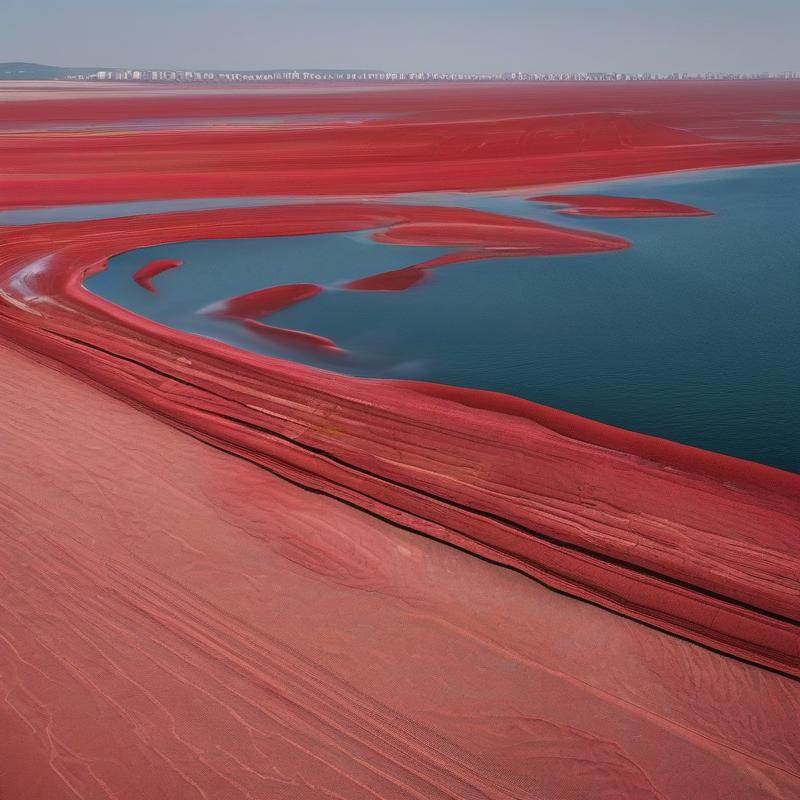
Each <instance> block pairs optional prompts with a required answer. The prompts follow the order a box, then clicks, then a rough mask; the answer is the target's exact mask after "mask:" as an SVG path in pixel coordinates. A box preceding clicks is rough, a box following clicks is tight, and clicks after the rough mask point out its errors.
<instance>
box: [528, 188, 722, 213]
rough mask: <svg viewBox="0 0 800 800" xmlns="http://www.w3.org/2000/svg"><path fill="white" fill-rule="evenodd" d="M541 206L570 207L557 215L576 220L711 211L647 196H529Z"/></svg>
mask: <svg viewBox="0 0 800 800" xmlns="http://www.w3.org/2000/svg"><path fill="white" fill-rule="evenodd" d="M531 200H536V201H537V202H540V203H556V204H558V205H565V206H569V208H563V209H561V210H560V211H559V212H558V213H559V214H566V215H573V216H577V217H708V216H711V212H710V211H704V210H703V209H702V208H695V207H694V206H687V205H684V204H683V203H673V202H670V201H669V200H655V199H650V198H646V197H607V196H605V195H597V194H547V195H540V196H539V197H532V198H531Z"/></svg>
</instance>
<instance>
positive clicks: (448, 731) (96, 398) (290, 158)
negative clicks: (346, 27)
mask: <svg viewBox="0 0 800 800" xmlns="http://www.w3.org/2000/svg"><path fill="white" fill-rule="evenodd" d="M556 89H558V91H555V90H556ZM495 90H496V91H495ZM48 91H51V92H52V94H53V96H54V98H55V99H52V100H47V99H45V100H44V101H42V102H36V103H31V102H30V101H28V100H24V101H19V102H14V101H5V102H2V103H0V120H5V121H6V122H8V123H12V122H13V123H14V124H18V123H33V122H36V121H55V120H62V121H64V120H72V121H76V120H77V121H80V120H86V121H90V120H99V119H116V120H119V119H133V118H136V117H148V116H150V117H152V116H158V115H159V114H163V116H165V117H166V116H178V117H180V116H192V115H196V116H199V117H200V116H203V115H207V116H213V115H225V114H229V115H233V114H236V115H241V113H242V110H243V109H250V111H249V112H246V113H252V114H253V115H259V114H266V113H278V109H282V112H281V113H293V112H291V111H290V109H294V110H295V111H297V110H300V109H308V110H311V109H313V110H316V111H317V112H319V113H322V112H327V111H332V110H339V111H342V110H348V109H354V108H356V107H357V108H359V109H361V110H362V111H363V112H373V113H378V112H381V113H383V112H389V113H390V116H389V117H387V118H382V119H376V120H374V121H372V122H368V123H362V124H359V125H355V126H350V127H348V126H341V125H339V126H337V125H330V124H322V125H317V126H313V125H312V126H310V128H309V130H308V131H305V132H303V133H299V134H298V133H297V132H292V134H291V135H289V134H287V132H286V131H282V130H280V129H277V130H273V129H267V130H258V129H256V127H255V126H254V128H253V129H252V130H250V129H245V130H243V131H239V130H236V131H231V132H225V133H220V132H218V131H216V132H214V133H210V132H208V131H204V130H202V129H200V130H192V131H180V132H179V133H171V132H165V131H156V132H153V133H147V134H127V133H122V134H118V133H115V134H114V136H113V147H112V146H110V142H111V139H110V138H109V137H108V136H105V135H103V134H101V133H96V132H95V133H92V132H89V133H86V132H81V133H80V134H74V133H63V132H62V133H48V132H37V133H6V134H0V170H2V171H3V172H4V174H5V175H6V176H7V181H6V179H5V178H4V181H5V182H4V197H3V202H4V203H5V204H6V205H7V206H8V207H21V206H25V205H29V206H30V205H42V204H45V203H58V202H89V201H98V200H110V199H135V198H142V197H169V196H172V197H175V196H191V195H212V196H213V195H236V194H248V193H256V194H265V193H269V192H272V191H290V192H292V193H296V194H302V193H306V192H308V193H321V194H324V193H326V192H336V193H353V194H355V193H358V192H367V193H370V194H375V193H379V192H383V191H394V190H401V189H402V190H410V191H419V190H424V189H426V188H448V187H450V188H465V189H476V188H481V187H504V186H510V185H516V186H522V185H526V184H527V185H531V184H534V183H536V184H545V183H554V182H562V181H565V180H569V179H570V178H576V179H586V180H588V179H593V178H597V177H609V176H612V175H623V174H641V173H643V172H651V171H659V170H661V171H663V170H668V169H678V168H686V167H708V166H712V165H723V164H728V165H729V164H741V163H761V162H769V161H778V160H785V159H797V158H798V156H799V155H800V126H794V125H792V124H791V123H787V122H786V119H785V117H780V114H781V112H785V111H786V110H787V109H791V108H794V109H795V110H796V107H797V103H798V89H797V86H796V84H795V82H786V83H771V82H766V83H763V84H757V85H749V84H745V85H733V84H725V83H723V84H720V85H718V86H717V85H715V84H706V85H692V84H688V85H685V86H684V85H673V84H665V85H644V86H632V87H616V86H614V87H608V86H601V87H577V86H574V87H572V86H565V87H561V86H559V87H548V86H542V87H520V88H518V87H503V86H501V87H482V86H481V87H447V88H441V87H430V88H422V87H420V88H409V89H407V90H403V91H400V90H397V89H385V90H384V89H380V90H377V89H376V90H367V91H364V92H358V91H354V90H349V89H346V88H344V87H342V88H341V89H340V90H339V91H338V92H334V93H325V94H322V95H317V94H314V93H310V92H307V93H298V94H296V95H292V94H290V93H288V94H285V95H283V94H272V95H270V94H262V93H258V92H243V93H242V94H240V95H204V94H201V93H197V92H187V93H186V94H185V96H182V95H180V94H177V95H176V94H175V93H169V94H167V93H164V94H160V93H154V94H152V95H150V94H146V93H144V94H142V95H140V94H138V93H137V92H135V91H132V90H131V91H128V90H124V91H123V90H120V95H119V97H116V98H115V97H111V98H103V99H102V100H101V99H78V100H73V99H58V97H59V91H66V89H59V88H56V89H54V90H48ZM404 92H405V93H404ZM619 108H631V109H635V110H636V114H635V116H634V115H632V116H630V117H628V116H627V115H626V114H622V113H620V112H619V111H618V110H615V109H619ZM167 109H170V113H169V114H167V113H165V112H166V110H167ZM571 112H578V113H577V114H574V115H572V114H571ZM770 113H774V114H775V117H776V119H778V118H780V120H781V121H780V125H779V126H777V127H776V129H775V130H776V132H775V134H774V135H772V133H771V131H772V129H771V128H769V126H767V128H766V129H765V130H764V131H763V135H762V136H761V137H760V138H757V139H753V138H745V137H744V134H742V138H741V139H740V140H736V139H735V138H734V139H728V140H726V141H724V142H722V141H716V140H714V139H713V137H712V136H711V135H710V133H709V131H714V130H723V129H724V130H725V131H726V135H730V131H731V130H741V131H747V137H752V133H753V125H754V123H753V120H754V119H764V118H768V115H769V114H770ZM573 116H574V118H573ZM568 117H570V118H568ZM210 143H214V146H213V147H210V146H209V144H210ZM287 187H289V188H288V189H287ZM6 189H7V191H6ZM376 228H377V229H381V230H382V233H380V234H378V235H377V236H378V238H379V239H380V240H381V241H391V242H394V243H402V244H407V245H410V246H414V245H422V244H435V245H440V246H446V247H452V248H454V252H453V253H451V254H448V256H446V257H444V258H445V260H444V261H442V260H440V261H439V263H432V262H423V263H421V264H417V265H415V266H414V267H411V268H408V269H409V270H411V272H410V273H409V271H408V270H399V271H395V274H394V276H393V277H392V273H385V274H384V275H382V276H372V278H367V279H363V280H364V281H367V282H368V283H367V285H366V286H360V287H359V286H356V285H350V287H349V288H367V289H369V288H372V289H376V288H377V289H380V288H382V287H383V288H384V289H385V288H394V289H398V288H406V286H408V285H411V284H412V283H413V282H415V281H416V280H417V279H418V278H419V277H420V276H424V274H425V273H426V271H427V270H428V269H431V268H435V267H437V266H442V265H444V264H445V263H456V262H457V261H463V260H466V259H468V258H483V257H487V255H490V256H491V257H496V256H497V255H499V254H503V253H513V254H519V253H521V252H551V251H554V252H591V251H592V250H607V249H614V248H617V247H624V246H625V245H626V243H625V242H624V241H623V240H620V239H614V238H613V237H604V236H602V235H600V234H594V233H586V232H580V231H572V230H570V231H562V230H561V229H559V228H555V227H553V226H542V225H539V224H536V223H530V222H527V221H524V220H513V219H509V218H505V217H499V216H498V215H487V214H481V213H480V212H473V211H467V210H465V209H441V208H438V209H437V208H432V207H423V206H399V205H393V204H392V203H391V202H375V201H370V202H357V201H355V200H354V201H353V202H349V203H324V202H319V203H313V204H309V205H288V206H267V207H260V208H246V209H225V210H217V211H194V212H184V213H166V214H159V215H144V216H140V217H128V218H121V219H109V220H95V221H86V222H71V223H52V224H39V225H31V226H14V227H5V228H0V238H2V241H3V248H2V250H1V251H0V340H2V341H3V344H2V345H0V370H2V373H3V383H4V385H5V386H6V387H7V390H6V392H5V393H3V394H2V396H0V428H2V430H3V438H4V441H6V442H7V447H6V452H5V453H4V457H5V461H6V467H5V468H4V469H2V470H0V502H2V505H3V508H4V509H5V511H4V514H5V518H6V520H7V521H9V522H10V524H6V525H4V526H0V553H2V558H0V562H1V563H2V566H0V575H2V579H3V581H4V590H3V592H2V593H0V594H2V599H1V600H0V631H2V634H1V635H0V681H1V682H2V687H3V694H2V695H0V698H1V699H0V726H2V730H4V731H6V732H7V733H8V734H9V735H8V736H7V737H6V742H7V743H6V744H5V748H6V749H5V753H4V755H5V756H6V758H5V759H3V764H2V766H0V794H2V795H6V794H8V795H9V796H10V797H25V798H26V799H27V798H30V800H44V798H47V800H55V799H56V798H57V799H58V800H60V798H62V797H64V798H66V797H75V796H78V797H84V798H94V797H97V798H100V797H109V796H113V797H117V798H120V800H138V799H139V798H141V797H142V796H147V797H158V796H163V797H181V798H183V797H187V798H188V797H198V798H203V797H206V798H211V797H213V798H222V800H227V798H240V797H241V798H247V797H251V798H252V797H259V798H260V797H270V796H281V797H287V798H288V797H292V798H298V800H299V799H300V798H302V799H303V800H305V799H306V798H309V800H310V798H317V797H320V796H323V797H338V798H348V800H349V799H350V798H353V799H354V800H357V799H358V798H361V797H364V798H367V797H372V798H374V797H376V796H377V797H386V798H393V799H394V798H398V800H399V799H402V798H416V800H433V799H434V798H442V800H444V798H452V797H458V798H466V797H471V798H534V797H535V798H541V800H549V799H550V798H556V797H558V798H576V800H577V798H584V797H598V798H600V797H609V798H610V797H613V798H615V799H616V798H626V799H630V800H640V799H641V800H651V799H652V800H663V798H676V799H677V798H681V800H683V798H687V797H693V796H698V797H703V798H719V800H722V798H725V799H726V800H729V799H730V798H735V799H737V800H738V799H739V798H741V800H750V798H753V797H770V798H778V799H780V798H784V799H785V798H791V797H794V796H797V795H798V794H800V748H798V745H797V741H796V739H797V737H796V736H795V733H796V719H797V716H798V711H800V691H799V690H798V682H797V681H796V678H797V677H798V676H800V640H798V627H797V623H798V610H799V604H798V596H800V595H799V594H798V592H799V587H798V578H797V575H798V568H797V565H798V549H799V546H798V540H799V537H800V523H799V522H798V520H800V476H797V475H792V474H789V473H785V472H781V471H779V470H775V469H772V468H769V467H766V466H762V465H758V464H753V463H749V462H743V461H740V460H737V459H732V458H729V457H725V456H721V455H717V454H713V453H707V452H704V451H700V450H697V449H694V448H690V447H686V446H683V445H679V444H676V443H672V442H666V441H663V440H659V439H654V438H652V437H647V436H642V435H639V434H635V433H631V432H628V431H622V430H619V429H616V428H613V427H610V426H606V425H600V424H598V423H595V422H593V421H591V420H586V419H582V418H579V417H575V416H573V415H570V414H565V413H563V412H560V411H557V410H554V409H549V408H545V407H542V406H538V405H536V404H534V403H529V402H527V401H523V400H520V399H518V398H513V397H508V396H503V395H497V394H493V393H488V392H479V391H473V390H465V389H458V388H453V387H441V386H434V385H429V384H418V383H408V382H393V381H371V380H361V379H355V378H348V377H343V376H340V375H336V374H334V373H332V372H325V371H320V370H314V369H311V368H309V367H305V366H302V365H297V364H292V363H289V362H285V361H281V360H278V359H270V358H263V357H259V356H255V355H253V354H248V353H245V352H241V351H236V350H234V349H232V348H230V347H228V346H226V345H223V344H221V343H217V342H214V341H211V340H208V339H204V338H201V337H195V336H191V335H189V334H184V333H180V332H177V331H173V330H170V329H168V328H165V327H163V326H160V325H158V324H155V323H152V322H149V321H147V320H145V319H143V318H141V317H138V316H136V315H134V314H132V313H130V312H128V311H126V310H125V309H122V308H119V307H116V306H113V305H112V304H110V303H108V302H106V301H104V300H102V299H101V298H99V297H97V296H96V295H93V294H91V293H90V292H88V291H86V290H85V289H84V288H83V281H84V280H85V278H86V276H87V275H90V274H92V273H93V272H96V271H98V270H101V269H104V268H106V265H107V260H108V258H109V257H110V256H112V255H114V254H115V253H119V252H123V251H127V250H130V249H133V248H138V247H145V246H150V245H156V244H160V243H164V242H181V241H187V240H193V239H197V238H228V237H235V236H276V235H287V234H298V235H299V234H310V233H321V232H334V231H358V230H374V229H376ZM553 248H555V250H553ZM575 248H578V249H577V250H576V249H575ZM447 259H450V260H449V261H448V260H447ZM434 261H436V260H435V259H434ZM298 277H299V276H298ZM369 281H372V284H369ZM355 283H358V282H354V284H355ZM298 287H299V288H298ZM318 290H319V287H316V286H314V285H310V284H304V285H295V286H292V287H273V288H271V289H265V290H263V291H261V292H256V293H252V294H249V295H244V296H242V297H239V298H233V299H231V300H229V301H227V303H226V305H225V307H224V308H222V309H217V311H220V310H221V311H222V313H223V314H227V315H228V316H229V317H231V318H234V319H237V320H239V321H241V322H242V323H243V324H245V325H247V326H249V327H251V328H252V327H256V328H259V329H261V328H262V327H263V328H264V329H266V331H262V332H264V333H270V328H271V327H272V326H269V325H267V324H265V323H262V322H259V321H258V320H254V317H258V316H268V315H269V313H271V312H272V311H275V310H278V309H279V308H282V307H285V306H286V305H287V304H289V303H292V302H300V301H302V300H303V299H304V298H306V297H309V296H312V295H313V293H315V292H316V291H318ZM273 333H274V335H276V336H284V337H287V336H288V337H289V338H290V339H291V338H296V337H293V336H292V334H297V336H299V337H301V338H302V337H303V336H306V334H304V333H303V332H290V331H284V330H282V329H279V332H276V331H273ZM306 343H310V342H308V341H307V340H306ZM316 345H317V346H322V347H323V348H324V347H331V346H335V345H333V343H327V342H317V343H316ZM98 389H99V390H102V391H98ZM121 401H124V402H121ZM186 433H188V434H189V436H186V435H184V434H186ZM208 445H211V446H210V447H209V446H208ZM233 456H235V457H233ZM301 487H302V488H301ZM304 489H310V490H312V491H304ZM338 501H344V502H338ZM364 512H367V513H364ZM414 533H419V534H423V536H416V535H413V534H414ZM447 545H455V547H448V546H447ZM475 556H478V558H476V557H475ZM504 567H511V568H512V569H505V568H504ZM531 578H534V579H535V580H531ZM546 587H549V588H546ZM550 589H556V590H558V592H552V591H550ZM562 593H563V594H562ZM566 595H571V596H569V597H568V596H566ZM576 598H578V599H576ZM580 600H588V601H591V603H584V602H580ZM609 611H613V612H617V613H613V614H612V613H609ZM641 623H646V624H645V625H643V624H641ZM731 656H733V657H731ZM764 667H768V668H769V669H764ZM101 723H102V725H101Z"/></svg>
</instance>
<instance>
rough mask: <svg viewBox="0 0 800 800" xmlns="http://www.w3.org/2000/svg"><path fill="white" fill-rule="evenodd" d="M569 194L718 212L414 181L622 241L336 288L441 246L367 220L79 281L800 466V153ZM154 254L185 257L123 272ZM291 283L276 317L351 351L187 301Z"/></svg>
mask: <svg viewBox="0 0 800 800" xmlns="http://www.w3.org/2000/svg"><path fill="white" fill-rule="evenodd" d="M552 191H553V190H550V189H548V192H552ZM570 192H571V193H576V194H583V193H599V194H611V195H622V196H626V195H627V196H638V197H653V198H663V199H666V200H674V201H677V202H680V203H688V204H690V205H695V206H698V207H700V208H704V209H706V210H709V211H712V212H713V213H714V216H711V217H687V218H666V219H616V220H613V219H608V220H603V219H595V218H575V217H573V218H570V217H565V216H562V215H558V214H556V209H554V208H551V207H548V206H545V205H542V204H537V203H531V202H528V201H527V200H525V199H524V197H521V196H509V195H505V196H504V195H487V194H478V195H463V194H454V195H446V194H437V195H425V196H408V197H407V198H403V199H404V200H407V201H408V202H415V203H419V202H425V203H436V204H447V205H461V206H470V207H473V208H482V209H486V210H491V211H495V212H498V213H507V214H511V215H516V216H524V217H529V218H536V219H543V220H546V221H549V222H553V223H556V224H561V225H565V226H572V227H578V228H583V229H592V230H598V231H603V232H607V233H612V234H616V235H619V236H623V237H625V238H626V239H628V240H630V241H631V242H632V247H631V248H630V249H629V250H625V251H617V252H609V253H601V254H592V255H583V256H555V257H538V258H516V259H497V260H490V261H479V262H473V263H468V264H461V265H457V266H453V267H447V268H442V269H439V270H438V271H436V272H435V273H433V274H432V275H431V277H430V279H429V280H428V281H427V282H425V283H423V284H421V285H419V286H416V287H414V288H412V289H410V290H408V291H405V292H397V293H388V292H348V291H343V290H341V289H338V288H336V287H337V285H340V284H342V283H344V282H346V281H348V280H352V279H354V278H357V277H362V276H366V275H371V274H374V273H377V272H381V271H384V270H390V269H396V268H398V267H402V266H406V265H410V264H412V263H417V262H419V261H422V260H425V259H427V258H430V257H433V256H435V255H438V254H440V253H443V252H446V249H444V248H422V247H400V246H391V245H382V244H375V243H373V242H371V241H370V240H369V239H368V237H367V235H366V234H364V233H357V234H326V235H320V236H303V237H280V238H264V239H234V240H217V241H195V242H188V243H183V244H174V245H163V246H159V247H154V248H146V249H142V250H138V251H134V252H130V253H125V254H123V255H120V256H118V257H116V258H114V259H112V260H111V262H110V266H109V269H108V270H107V271H106V272H105V273H102V274H99V275H97V276H95V277H93V278H92V279H91V280H90V281H89V283H88V286H89V288H90V289H91V290H92V291H94V292H96V293H97V294H99V295H102V296H103V297H106V298H107V299H109V300H111V301H113V302H116V303H118V304H120V305H124V306H125V307H127V308H129V309H131V310H133V311H136V312H137V313H140V314H142V315H144V316H147V317H149V318H151V319H153V320H156V321H158V322H161V323H163V324H166V325H170V326H172V327H175V328H179V329H181V330H184V331H189V332H193V333H196V334H200V335H204V336H211V337H214V338H218V339H221V340H224V341H227V342H229V343H231V344H233V345H236V346H239V347H243V348H246V349H249V350H253V351H256V352H263V353H269V354H273V355H280V356H282V357H291V358H296V359H298V360H304V361H307V362H308V363H314V364H315V365H317V366H322V367H325V368H328V369H337V370H341V371H346V372H350V373H352V374H358V375H367V376H375V377H401V378H402V377H406V378H415V379H422V380H431V381H437V382H441V383H449V384H456V385H461V386H473V387H479V388H484V389H493V390H496V391H501V392H507V393H509V394H514V395H518V396H521V397H526V398H529V399H531V400H535V401H536V402H539V403H544V404H546V405H549V406H553V407H556V408H561V409H565V410H567V411H572V412H574V413H576V414H580V415H582V416H585V417H590V418H592V419H597V420H601V421H603V422H608V423H611V424H614V425H619V426H621V427H623V428H628V429H631V430H636V431H641V432H644V433H649V434H654V435H657V436H662V437H665V438H668V439H672V440H675V441H680V442H684V443H687V444H692V445H696V446H698V447H703V448H706V449H709V450H713V451H717V452H722V453H728V454H730V455H734V456H739V457H741V458H747V459H751V460H753V461H758V462H762V463H765V464H771V465H773V466H777V467H781V468H783V469H788V470H792V471H795V472H800V313H798V308H799V307H800V302H798V301H799V300H800V221H799V220H798V208H799V207H800V166H773V167H762V168H750V169H735V170H716V171H707V172H700V173H684V174H676V175H671V176H666V177H657V178H640V179H633V180H626V181H614V182H609V183H602V184H599V183H598V184H592V185H583V186H579V187H572V188H568V189H567V190H565V191H564V192H561V193H570ZM175 202H179V201H175ZM215 202H216V201H215ZM251 202H252V201H251ZM139 213H141V212H139ZM154 258H178V259H181V260H182V261H183V262H184V266H183V267H181V268H179V269H176V270H172V271H170V272H167V273H164V274H163V275H161V276H159V277H158V278H156V280H155V283H156V285H157V286H158V288H159V294H158V295H153V294H151V293H149V292H146V291H145V290H143V289H142V288H140V287H139V286H137V285H136V284H135V283H133V281H132V280H131V275H132V274H133V273H134V272H135V271H136V270H137V269H138V268H139V267H141V266H142V265H144V264H145V263H147V262H148V261H150V260H151V259H154ZM298 282H299V283H307V282H308V283H319V284H322V285H324V286H326V287H329V288H330V289H331V290H330V291H326V292H324V293H323V294H321V295H319V296H317V297H315V298H313V299H311V300H309V301H306V302H304V303H300V304H298V305H296V306H293V307H291V308H288V309H285V310H283V311H281V312H279V313H277V314H274V315H272V316H270V317H269V324H271V325H276V326H283V327H287V328H294V329H298V330H303V331H309V332H312V333H316V334H320V335H322V336H326V337H329V338H331V339H333V340H334V341H335V342H336V343H337V344H338V345H340V346H341V347H344V348H347V349H348V350H350V351H352V353H353V357H352V359H350V360H340V361H335V362H334V361H325V360H324V359H323V360H319V358H317V360H315V359H314V358H312V357H310V356H302V357H301V356H300V355H299V354H298V353H296V352H289V351H286V350H280V348H278V347H277V346H276V347H272V346H270V345H268V344H267V343H266V342H265V340H264V339H262V338H259V337H257V336H256V335H254V334H251V333H248V332H247V331H245V330H242V329H241V328H240V327H239V326H238V325H236V324H235V323H232V322H225V321H221V320H213V319H209V318H208V317H205V316H201V315H198V314H197V313H196V312H197V310H199V309H200V308H202V307H203V306H205V305H207V304H209V303H211V302H214V301H216V300H219V299H220V298H224V297H231V296H235V295H238V294H242V293H244V292H249V291H254V290H256V289H261V288H264V287H267V286H273V285H277V284H283V283H298Z"/></svg>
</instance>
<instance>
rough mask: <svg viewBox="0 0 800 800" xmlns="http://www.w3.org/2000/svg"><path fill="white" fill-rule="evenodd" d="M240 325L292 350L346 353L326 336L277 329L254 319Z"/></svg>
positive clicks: (246, 320) (289, 329)
mask: <svg viewBox="0 0 800 800" xmlns="http://www.w3.org/2000/svg"><path fill="white" fill-rule="evenodd" d="M242 325H244V327H245V328H247V329H248V330H250V331H253V332H254V333H257V334H258V335H259V336H263V337H264V338H265V339H268V340H269V341H271V342H275V343H276V344H280V345H285V346H288V347H290V348H293V349H299V350H310V351H322V352H326V353H336V354H344V353H346V352H347V351H346V350H343V349H342V348H341V347H338V346H337V344H336V342H334V341H333V340H332V339H329V338H327V337H326V336H319V335H317V334H315V333H307V332H306V331H296V330H292V329H291V328H278V327H275V326H274V325H265V324H264V323H263V322H259V321H258V320H255V319H245V320H243V321H242Z"/></svg>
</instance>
